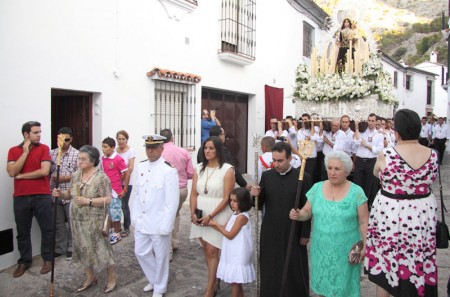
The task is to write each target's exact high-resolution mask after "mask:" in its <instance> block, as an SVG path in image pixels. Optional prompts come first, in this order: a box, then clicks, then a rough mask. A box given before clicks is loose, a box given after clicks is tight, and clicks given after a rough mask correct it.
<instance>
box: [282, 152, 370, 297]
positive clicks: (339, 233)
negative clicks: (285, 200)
mask: <svg viewBox="0 0 450 297" xmlns="http://www.w3.org/2000/svg"><path fill="white" fill-rule="evenodd" d="M325 167H326V169H327V173H328V180H326V181H324V182H319V183H316V184H315V185H314V186H313V187H312V188H311V189H310V190H309V191H308V193H307V194H306V197H307V198H308V201H307V202H306V204H305V206H304V207H303V208H302V209H301V210H299V209H293V210H291V212H290V214H289V217H290V218H291V219H293V220H299V221H304V220H308V219H310V218H311V216H312V217H313V231H312V241H311V249H310V258H311V289H312V290H313V291H314V292H315V293H316V294H318V295H320V296H327V297H344V296H345V297H352V296H360V295H361V294H360V274H361V262H362V261H363V259H364V251H365V242H366V233H367V222H368V217H369V213H368V208H367V197H366V196H365V195H364V191H363V189H362V188H361V187H359V186H358V185H356V184H354V183H352V182H349V181H348V180H347V176H348V174H349V173H350V171H351V168H352V161H351V159H350V157H349V156H348V155H347V154H346V153H344V152H330V153H328V154H327V155H326V157H325ZM359 240H362V241H363V245H364V247H363V249H362V250H363V252H362V254H361V256H360V259H359V263H358V264H350V263H349V261H348V253H349V251H350V249H351V248H352V245H353V244H355V243H356V242H358V241H359Z"/></svg>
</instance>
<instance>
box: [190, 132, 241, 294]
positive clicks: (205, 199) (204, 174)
mask: <svg viewBox="0 0 450 297" xmlns="http://www.w3.org/2000/svg"><path fill="white" fill-rule="evenodd" d="M234 184H235V178H234V169H233V166H231V165H230V164H227V163H225V162H224V156H223V145H222V142H221V141H220V139H219V138H218V137H216V136H213V137H209V138H208V139H207V140H206V141H205V143H204V145H203V162H202V163H199V164H197V166H196V167H195V171H194V177H193V178H192V189H191V196H190V207H191V219H192V225H191V234H190V236H189V238H190V239H197V238H198V239H199V240H200V243H201V245H202V247H203V252H204V254H205V259H206V266H207V268H208V285H207V288H206V291H205V295H204V296H205V297H212V296H215V295H216V293H217V291H218V289H219V281H218V280H217V279H216V273H217V267H218V265H219V250H220V249H221V247H222V238H223V235H222V234H221V233H220V232H218V231H217V230H215V229H213V228H211V227H209V226H208V224H209V221H211V220H212V219H213V218H214V220H215V221H216V222H218V223H219V224H222V225H224V224H226V222H227V221H228V219H229V218H230V216H231V214H232V211H231V210H230V208H229V207H228V201H229V197H230V194H231V192H232V191H233V189H234ZM199 210H201V214H200V212H199Z"/></svg>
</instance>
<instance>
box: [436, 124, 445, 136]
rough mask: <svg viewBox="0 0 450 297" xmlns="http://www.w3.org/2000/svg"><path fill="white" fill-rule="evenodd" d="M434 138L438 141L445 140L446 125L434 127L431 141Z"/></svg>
mask: <svg viewBox="0 0 450 297" xmlns="http://www.w3.org/2000/svg"><path fill="white" fill-rule="evenodd" d="M434 138H438V139H445V138H447V125H446V124H442V125H439V124H437V125H436V126H434V128H433V139H434Z"/></svg>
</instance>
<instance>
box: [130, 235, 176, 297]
mask: <svg viewBox="0 0 450 297" xmlns="http://www.w3.org/2000/svg"><path fill="white" fill-rule="evenodd" d="M134 239H135V244H134V253H135V255H136V258H137V259H138V261H139V264H140V265H141V268H142V270H143V271H144V274H145V276H146V277H147V280H148V281H149V283H151V284H152V285H153V288H154V289H153V292H155V293H160V294H164V293H166V291H167V283H168V281H169V252H170V243H171V236H170V234H168V235H153V234H145V233H141V232H139V231H136V232H135V234H134Z"/></svg>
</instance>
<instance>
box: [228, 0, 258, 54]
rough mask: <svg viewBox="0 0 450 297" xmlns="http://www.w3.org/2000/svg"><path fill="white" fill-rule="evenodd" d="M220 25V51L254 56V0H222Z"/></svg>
mask: <svg viewBox="0 0 450 297" xmlns="http://www.w3.org/2000/svg"><path fill="white" fill-rule="evenodd" d="M220 25H221V41H222V44H221V49H220V52H232V53H235V54H238V55H242V56H245V57H248V58H251V59H254V58H255V48H256V30H255V28H256V0H222V15H221V19H220Z"/></svg>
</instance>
